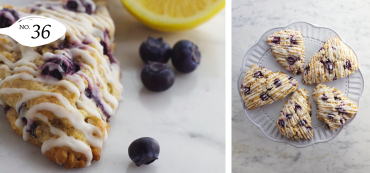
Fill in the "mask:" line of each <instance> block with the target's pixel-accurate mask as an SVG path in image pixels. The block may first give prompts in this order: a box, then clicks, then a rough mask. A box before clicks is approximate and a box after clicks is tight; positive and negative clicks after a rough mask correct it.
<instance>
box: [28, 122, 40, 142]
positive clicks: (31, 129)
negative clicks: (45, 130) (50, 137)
mask: <svg viewBox="0 0 370 173" xmlns="http://www.w3.org/2000/svg"><path fill="white" fill-rule="evenodd" d="M37 126H38V125H37V124H36V122H34V123H33V124H32V125H31V127H30V130H26V131H27V132H29V133H31V135H32V136H34V137H35V138H37V135H36V128H37Z"/></svg>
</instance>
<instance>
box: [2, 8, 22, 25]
mask: <svg viewBox="0 0 370 173" xmlns="http://www.w3.org/2000/svg"><path fill="white" fill-rule="evenodd" d="M18 19H19V15H18V13H17V11H15V10H11V9H8V8H3V9H2V10H0V28H6V27H9V26H11V25H13V23H15V22H16V21H17V20H18Z"/></svg>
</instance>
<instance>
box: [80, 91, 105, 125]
mask: <svg viewBox="0 0 370 173" xmlns="http://www.w3.org/2000/svg"><path fill="white" fill-rule="evenodd" d="M90 88H91V87H88V88H86V89H85V95H86V97H87V98H89V99H93V100H94V102H95V104H96V107H98V108H100V110H101V111H102V113H103V114H104V115H105V117H107V119H106V121H107V122H109V119H110V117H111V116H110V115H109V114H108V113H107V111H106V110H105V108H104V106H103V104H102V103H101V101H100V99H99V98H98V97H97V96H96V95H94V93H95V94H96V93H97V92H92V91H91V89H90Z"/></svg>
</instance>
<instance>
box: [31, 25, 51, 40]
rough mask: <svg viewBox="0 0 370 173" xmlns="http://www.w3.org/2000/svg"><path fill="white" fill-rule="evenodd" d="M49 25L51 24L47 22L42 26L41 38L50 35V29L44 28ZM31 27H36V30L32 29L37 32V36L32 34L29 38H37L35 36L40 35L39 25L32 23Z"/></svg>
mask: <svg viewBox="0 0 370 173" xmlns="http://www.w3.org/2000/svg"><path fill="white" fill-rule="evenodd" d="M47 26H48V27H51V25H49V24H47V25H45V26H44V27H43V28H42V31H41V36H42V38H44V39H47V38H49V36H50V31H49V30H46V27H47ZM33 27H34V28H35V27H37V29H36V31H34V32H36V33H37V36H36V37H34V36H32V37H31V38H32V39H37V38H39V37H40V31H39V30H40V28H41V27H40V25H37V24H36V25H33Z"/></svg>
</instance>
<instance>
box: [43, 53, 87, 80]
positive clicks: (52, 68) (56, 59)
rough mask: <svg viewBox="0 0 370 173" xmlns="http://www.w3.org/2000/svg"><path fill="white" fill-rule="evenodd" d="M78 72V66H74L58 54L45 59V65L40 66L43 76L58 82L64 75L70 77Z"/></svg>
mask: <svg viewBox="0 0 370 173" xmlns="http://www.w3.org/2000/svg"><path fill="white" fill-rule="evenodd" d="M79 70H80V66H79V65H77V64H74V63H73V62H72V60H71V59H70V58H68V57H66V56H65V55H60V54H55V55H54V56H53V57H51V58H49V59H47V60H46V61H45V64H44V65H42V66H41V72H42V74H43V75H49V76H52V77H54V78H56V79H58V80H62V79H63V76H64V75H72V74H74V73H76V72H77V71H79Z"/></svg>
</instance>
